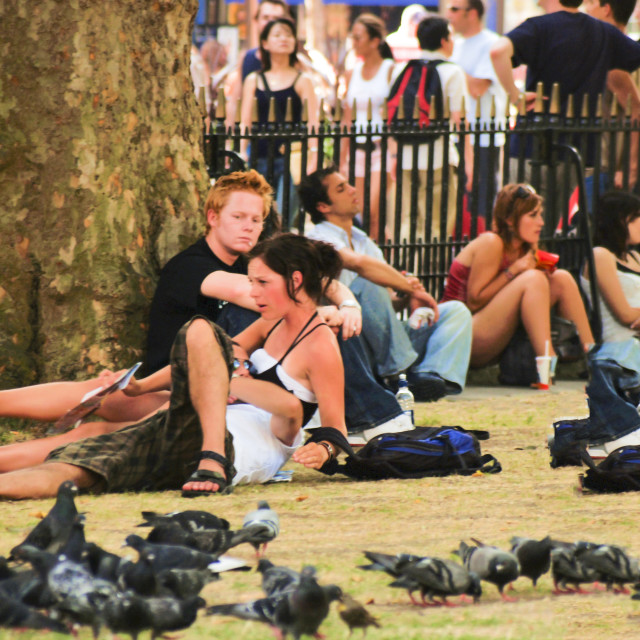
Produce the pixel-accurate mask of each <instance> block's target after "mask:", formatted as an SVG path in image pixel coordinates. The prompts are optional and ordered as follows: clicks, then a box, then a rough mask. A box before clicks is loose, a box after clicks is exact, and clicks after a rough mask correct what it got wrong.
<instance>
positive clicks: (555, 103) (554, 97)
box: [549, 82, 560, 116]
mask: <svg viewBox="0 0 640 640" xmlns="http://www.w3.org/2000/svg"><path fill="white" fill-rule="evenodd" d="M549 113H551V114H553V115H554V116H557V115H559V114H560V85H559V84H558V83H557V82H554V83H553V85H552V86H551V106H550V107H549Z"/></svg>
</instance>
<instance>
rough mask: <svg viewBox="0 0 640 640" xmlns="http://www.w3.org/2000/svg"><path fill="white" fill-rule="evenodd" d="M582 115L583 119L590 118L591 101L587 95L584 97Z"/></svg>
mask: <svg viewBox="0 0 640 640" xmlns="http://www.w3.org/2000/svg"><path fill="white" fill-rule="evenodd" d="M581 115H582V117H583V118H588V117H589V99H588V98H587V94H586V93H585V94H583V95H582V111H581Z"/></svg>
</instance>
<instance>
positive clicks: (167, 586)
mask: <svg viewBox="0 0 640 640" xmlns="http://www.w3.org/2000/svg"><path fill="white" fill-rule="evenodd" d="M157 579H158V591H159V592H160V593H165V594H170V595H172V596H173V597H175V598H178V599H180V600H185V599H187V598H192V597H193V596H197V595H198V594H199V593H200V592H201V591H202V589H203V588H204V587H205V586H206V585H207V584H209V583H210V582H213V581H214V580H219V579H220V576H219V575H218V574H217V573H213V572H211V571H210V570H209V569H165V570H164V571H161V572H160V573H159V574H158V575H157Z"/></svg>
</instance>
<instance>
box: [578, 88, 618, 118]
mask: <svg viewBox="0 0 640 640" xmlns="http://www.w3.org/2000/svg"><path fill="white" fill-rule="evenodd" d="M586 95H587V94H585V96H586ZM615 103H616V101H615V100H614V101H613V104H615ZM596 118H602V94H601V93H599V94H598V100H597V101H596Z"/></svg>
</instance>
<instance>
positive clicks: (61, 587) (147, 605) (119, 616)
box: [0, 482, 640, 640]
mask: <svg viewBox="0 0 640 640" xmlns="http://www.w3.org/2000/svg"><path fill="white" fill-rule="evenodd" d="M76 493H77V489H76V486H75V485H74V484H73V482H64V483H63V484H61V485H60V488H59V490H58V496H57V499H56V502H55V504H54V505H53V507H52V508H51V510H50V511H49V513H48V514H47V515H46V516H45V517H44V518H43V519H42V520H41V521H40V522H39V523H38V524H37V525H36V527H35V528H34V529H33V530H32V531H31V532H30V533H29V534H28V535H27V537H26V538H25V540H24V541H23V542H21V543H20V544H18V545H17V546H16V547H14V548H13V549H12V550H11V552H10V555H9V557H8V558H2V557H0V627H17V628H33V629H48V630H53V631H57V632H60V633H71V632H73V633H75V630H76V629H77V628H78V627H79V626H83V625H86V626H89V627H90V628H91V630H92V632H93V635H94V637H96V638H97V637H98V635H99V633H100V631H101V629H102V628H103V627H107V628H108V629H110V630H111V632H113V633H119V632H122V633H128V634H129V635H130V636H131V637H132V638H133V639H135V638H137V636H138V634H139V633H140V632H142V631H145V630H150V631H151V637H152V639H154V638H156V637H157V636H158V635H162V634H164V633H166V632H169V631H176V630H180V629H186V628H188V627H189V626H190V625H192V624H193V623H194V621H195V620H196V617H197V615H198V612H199V610H200V609H205V614H206V615H226V616H234V617H236V618H240V619H243V620H252V621H257V622H262V623H265V624H268V625H269V626H271V627H272V628H273V629H274V630H275V631H276V632H277V633H278V635H279V636H280V637H281V638H285V637H286V636H287V635H289V634H291V635H292V636H293V637H294V638H295V639H296V640H297V639H298V638H300V637H301V636H303V635H315V636H317V635H318V629H319V627H320V625H321V624H322V622H323V621H324V619H325V618H326V617H327V615H328V613H329V609H330V605H331V603H332V602H333V601H338V610H339V615H340V617H341V618H342V620H343V621H344V622H345V623H346V624H347V625H348V626H349V629H350V631H353V629H355V628H361V629H363V633H366V630H367V628H368V627H369V626H376V627H377V626H380V625H379V623H378V621H377V619H376V618H375V617H374V616H372V615H371V614H370V613H369V612H368V611H367V610H366V608H365V607H364V606H362V605H361V604H360V603H359V602H357V601H356V600H354V599H353V598H352V597H350V596H349V595H348V594H346V593H344V592H343V591H342V589H341V588H340V587H339V586H337V585H321V584H319V582H318V577H317V574H316V570H315V568H314V567H312V566H306V567H303V568H302V570H301V571H300V572H298V571H295V570H293V569H290V568H289V567H284V566H276V565H274V564H273V563H272V562H270V561H269V560H268V559H266V558H264V557H260V559H259V561H258V565H257V571H259V572H260V574H261V576H262V589H263V591H264V594H265V595H264V597H263V598H259V599H257V600H252V601H250V602H244V603H231V604H217V605H213V606H209V607H207V604H206V602H205V600H204V599H203V598H202V597H201V596H200V595H199V594H200V592H201V590H202V589H203V588H204V586H205V585H206V584H208V583H209V582H211V581H213V580H216V579H219V577H220V573H222V572H225V571H233V570H236V571H237V570H240V571H243V570H244V571H248V570H250V567H249V566H248V565H246V564H245V563H244V562H242V561H240V560H237V559H234V558H231V557H229V556H225V555H224V554H225V553H226V552H227V551H228V550H229V549H231V548H233V547H235V546H237V545H239V544H243V543H248V544H251V545H253V547H254V548H255V549H256V553H257V554H258V556H260V551H261V550H262V552H263V553H264V551H265V550H266V546H267V543H269V542H270V541H271V540H273V539H274V538H275V537H276V536H277V535H278V533H279V529H280V526H279V518H278V515H277V513H276V512H275V511H273V510H272V509H270V508H269V505H268V504H267V503H266V502H260V503H258V509H256V510H254V511H252V512H250V513H248V514H247V515H246V516H245V518H244V521H243V526H242V528H241V529H239V530H237V531H233V530H230V528H229V523H228V522H227V521H226V520H224V519H223V518H219V517H217V516H215V515H213V514H211V513H208V512H206V511H195V510H193V511H181V512H175V513H171V514H166V515H163V514H158V513H155V512H145V511H143V512H142V516H143V519H144V522H143V523H141V524H140V525H138V526H140V527H151V531H150V532H149V534H148V535H147V537H146V539H143V538H142V537H141V536H139V535H135V534H131V535H129V536H127V538H126V540H125V545H126V546H128V547H131V548H133V549H135V550H136V551H137V553H138V558H137V561H135V562H133V561H132V560H129V559H126V558H123V557H121V556H119V555H117V554H114V553H111V552H109V551H106V550H104V549H102V548H100V547H99V546H98V545H97V544H95V543H92V542H87V540H86V539H85V535H84V520H85V518H84V516H83V515H82V514H80V513H78V511H77V509H76V505H75V500H74V497H75V494H76ZM472 540H473V543H474V544H473V545H468V544H466V543H465V542H461V543H460V547H459V548H458V549H457V550H456V551H455V552H454V553H456V554H457V555H458V556H459V559H460V562H458V561H454V560H450V559H440V558H436V557H421V556H415V555H409V554H397V555H391V554H386V553H376V552H372V551H365V552H364V555H365V557H366V558H367V560H369V564H366V565H363V566H361V567H360V568H361V569H364V570H367V571H383V572H385V573H387V574H388V575H390V576H391V577H392V578H393V581H392V582H391V584H390V586H391V587H395V588H401V589H406V590H407V592H408V594H409V597H410V599H411V601H412V602H413V603H414V604H416V605H421V606H435V605H450V606H451V604H452V603H450V602H449V601H448V600H447V598H449V597H451V596H461V599H462V600H465V599H466V597H467V596H470V597H471V598H472V599H473V601H474V602H477V601H478V600H479V598H480V597H481V595H482V582H483V581H484V582H489V583H492V584H494V585H495V586H496V587H497V588H498V590H499V592H500V594H501V596H502V597H503V599H505V600H509V599H510V598H509V597H508V596H507V595H506V594H505V593H504V590H505V587H506V586H507V585H509V584H510V583H512V582H513V581H514V580H516V579H517V578H518V577H519V576H525V577H528V578H530V579H531V580H532V582H533V585H534V586H535V585H536V582H537V580H538V578H539V577H540V576H541V575H543V574H544V573H546V572H547V571H549V569H551V573H552V578H553V582H554V587H555V588H554V593H585V591H584V590H583V589H582V585H584V584H587V583H602V584H604V585H606V587H607V588H608V589H611V590H613V591H615V592H625V593H629V591H628V590H627V588H626V585H627V584H633V585H635V587H636V589H637V590H638V591H639V592H638V593H637V594H636V595H635V596H633V597H634V598H637V599H640V567H639V563H638V560H637V559H635V558H631V557H629V556H628V555H627V554H626V552H625V551H624V550H623V549H621V548H620V547H617V546H614V545H606V544H595V543H590V542H578V543H566V542H559V541H555V540H552V539H551V538H549V537H546V538H544V539H543V540H532V539H529V538H519V537H515V538H513V539H512V548H511V551H504V550H501V549H499V548H497V547H493V546H489V545H485V544H482V543H481V542H479V541H478V540H474V539H472ZM26 565H30V566H31V568H30V569H29V568H27V566H26ZM415 592H419V593H420V600H417V599H416V598H415V596H414V593H415Z"/></svg>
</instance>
